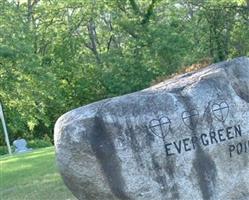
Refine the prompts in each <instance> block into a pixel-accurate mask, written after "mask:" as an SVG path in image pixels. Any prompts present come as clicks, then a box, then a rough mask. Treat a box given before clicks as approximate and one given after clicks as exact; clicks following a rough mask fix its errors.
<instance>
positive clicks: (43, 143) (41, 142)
mask: <svg viewBox="0 0 249 200" xmlns="http://www.w3.org/2000/svg"><path fill="white" fill-rule="evenodd" d="M52 145H53V144H52V142H51V141H50V140H45V139H34V140H30V141H28V147H29V148H33V149H37V148H44V147H50V146H52Z"/></svg>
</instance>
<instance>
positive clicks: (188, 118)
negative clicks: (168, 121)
mask: <svg viewBox="0 0 249 200" xmlns="http://www.w3.org/2000/svg"><path fill="white" fill-rule="evenodd" d="M198 120H199V112H198V111H197V110H196V109H193V110H190V111H184V112H183V113H182V121H183V123H184V124H185V125H186V126H187V127H188V128H190V129H192V130H193V129H195V127H196V125H197V123H198Z"/></svg>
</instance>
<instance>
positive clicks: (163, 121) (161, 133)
mask: <svg viewBox="0 0 249 200" xmlns="http://www.w3.org/2000/svg"><path fill="white" fill-rule="evenodd" d="M170 124H171V121H170V119H169V118H168V117H166V116H163V117H161V118H159V119H153V120H151V121H150V123H149V129H150V131H151V132H152V133H153V134H154V135H156V136H157V137H160V138H163V139H164V138H165V137H166V135H167V134H168V132H169V128H170Z"/></svg>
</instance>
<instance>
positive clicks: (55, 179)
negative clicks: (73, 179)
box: [0, 147, 76, 200]
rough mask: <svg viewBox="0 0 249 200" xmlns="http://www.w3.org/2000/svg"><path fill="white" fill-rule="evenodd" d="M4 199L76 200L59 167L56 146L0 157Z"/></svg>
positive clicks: (0, 180)
mask: <svg viewBox="0 0 249 200" xmlns="http://www.w3.org/2000/svg"><path fill="white" fill-rule="evenodd" d="M0 199H4V200H76V198H75V197H73V195H72V194H71V192H70V191H69V190H68V189H67V188H66V186H65V185H64V183H63V181H62V179H61V177H60V175H59V172H58V170H57V168H56V164H55V153H54V147H49V148H43V149H39V150H35V151H33V152H30V153H25V154H18V155H14V156H4V157H3V156H2V157H0Z"/></svg>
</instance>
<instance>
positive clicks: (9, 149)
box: [0, 103, 12, 155]
mask: <svg viewBox="0 0 249 200" xmlns="http://www.w3.org/2000/svg"><path fill="white" fill-rule="evenodd" d="M0 118H1V121H2V125H3V131H4V135H5V142H6V144H7V147H8V152H9V154H10V155H12V152H11V148H10V141H9V135H8V132H7V128H6V123H5V119H4V114H3V108H2V104H1V103H0Z"/></svg>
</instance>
